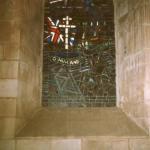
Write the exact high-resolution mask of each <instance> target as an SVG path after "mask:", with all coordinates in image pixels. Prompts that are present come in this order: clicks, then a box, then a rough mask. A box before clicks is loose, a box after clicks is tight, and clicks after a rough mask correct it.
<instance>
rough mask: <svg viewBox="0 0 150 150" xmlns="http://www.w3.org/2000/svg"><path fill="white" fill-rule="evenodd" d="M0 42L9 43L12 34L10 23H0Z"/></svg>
mask: <svg viewBox="0 0 150 150" xmlns="http://www.w3.org/2000/svg"><path fill="white" fill-rule="evenodd" d="M0 32H1V34H0V42H8V41H11V34H12V24H11V22H10V21H1V22H0Z"/></svg>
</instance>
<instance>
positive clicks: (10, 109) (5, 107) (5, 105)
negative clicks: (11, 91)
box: [0, 98, 16, 117]
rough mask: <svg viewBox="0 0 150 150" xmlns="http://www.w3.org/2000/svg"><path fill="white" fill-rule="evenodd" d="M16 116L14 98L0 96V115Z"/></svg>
mask: <svg viewBox="0 0 150 150" xmlns="http://www.w3.org/2000/svg"><path fill="white" fill-rule="evenodd" d="M15 116H16V99H11V98H8V99H7V98H0V117H15Z"/></svg>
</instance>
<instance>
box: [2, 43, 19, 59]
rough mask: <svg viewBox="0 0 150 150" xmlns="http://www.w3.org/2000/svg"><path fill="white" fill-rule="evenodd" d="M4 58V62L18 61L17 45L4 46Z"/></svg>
mask: <svg viewBox="0 0 150 150" xmlns="http://www.w3.org/2000/svg"><path fill="white" fill-rule="evenodd" d="M4 58H5V59H6V60H18V59H19V45H17V44H15V43H9V44H7V45H5V46H4Z"/></svg>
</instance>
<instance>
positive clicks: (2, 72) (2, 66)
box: [0, 61, 18, 79]
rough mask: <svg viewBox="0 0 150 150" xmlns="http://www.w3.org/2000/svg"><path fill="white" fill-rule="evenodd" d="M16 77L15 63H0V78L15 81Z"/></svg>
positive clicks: (16, 67) (16, 65)
mask: <svg viewBox="0 0 150 150" xmlns="http://www.w3.org/2000/svg"><path fill="white" fill-rule="evenodd" d="M17 76H18V62H17V61H0V78H4V79H16V78H17Z"/></svg>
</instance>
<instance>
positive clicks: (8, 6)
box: [0, 0, 14, 20]
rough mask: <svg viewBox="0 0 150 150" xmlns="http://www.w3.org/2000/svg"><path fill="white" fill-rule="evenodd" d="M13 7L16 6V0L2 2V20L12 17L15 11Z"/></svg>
mask: <svg viewBox="0 0 150 150" xmlns="http://www.w3.org/2000/svg"><path fill="white" fill-rule="evenodd" d="M13 7H14V1H12V0H5V1H4V2H3V3H0V16H1V20H9V19H12V17H13V12H14V9H13ZM6 10H7V11H6Z"/></svg>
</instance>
